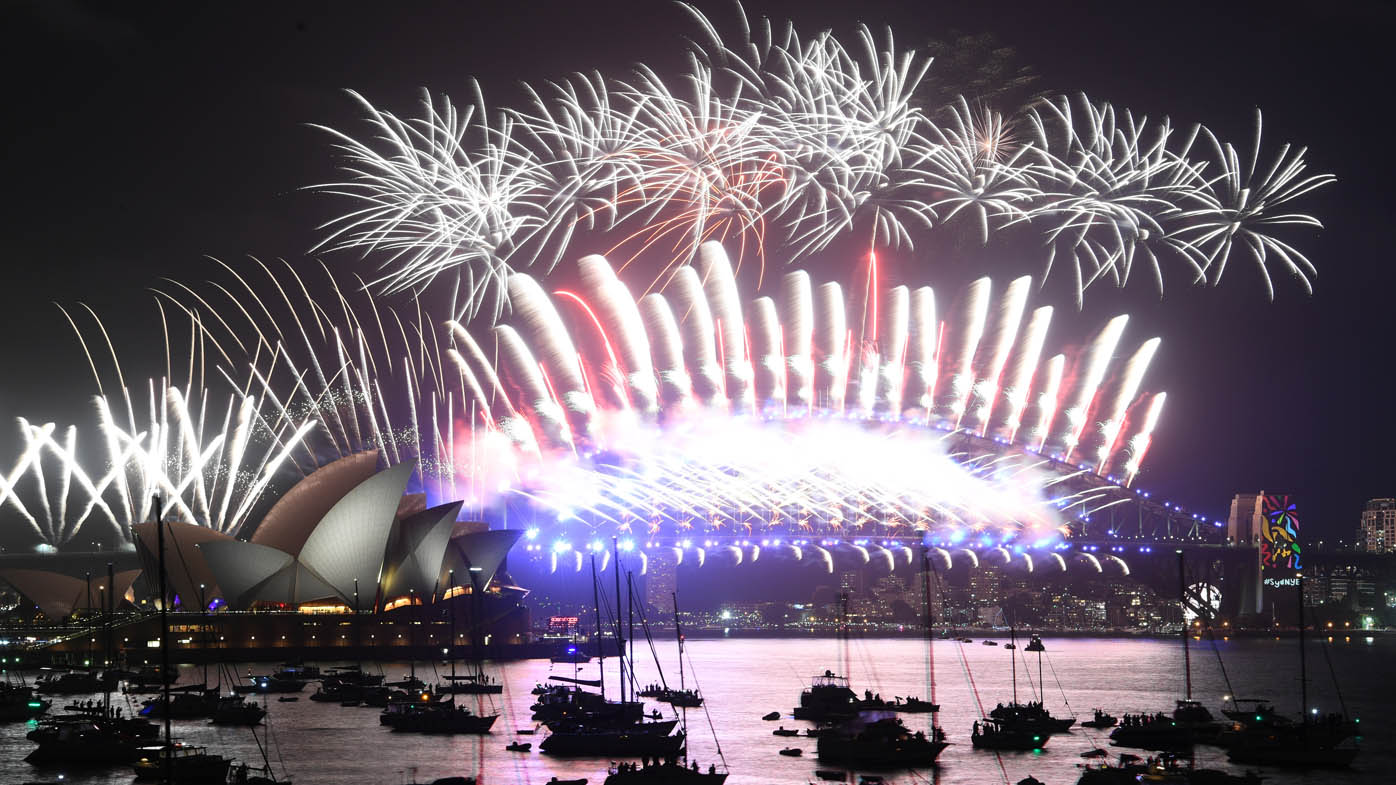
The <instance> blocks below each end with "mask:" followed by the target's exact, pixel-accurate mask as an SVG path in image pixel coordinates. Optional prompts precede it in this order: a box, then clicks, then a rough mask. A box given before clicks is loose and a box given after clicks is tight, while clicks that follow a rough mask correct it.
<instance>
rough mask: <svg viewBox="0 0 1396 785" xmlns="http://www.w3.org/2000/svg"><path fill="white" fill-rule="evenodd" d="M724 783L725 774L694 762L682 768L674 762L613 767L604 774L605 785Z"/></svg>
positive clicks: (701, 784)
mask: <svg viewBox="0 0 1396 785" xmlns="http://www.w3.org/2000/svg"><path fill="white" fill-rule="evenodd" d="M726 781H727V772H725V771H718V770H717V767H716V766H709V767H708V768H707V769H706V770H704V769H702V768H701V767H699V766H698V764H697V763H696V762H695V763H692V764H690V765H688V766H684V765H682V764H680V763H679V762H677V761H675V762H672V763H667V762H666V763H661V764H652V765H648V766H642V765H640V764H638V763H622V764H618V765H614V766H612V767H611V768H610V770H609V771H608V772H607V774H606V783H605V785H722V784H723V783H724V782H726Z"/></svg>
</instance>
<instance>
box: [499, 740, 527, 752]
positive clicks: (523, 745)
mask: <svg viewBox="0 0 1396 785" xmlns="http://www.w3.org/2000/svg"><path fill="white" fill-rule="evenodd" d="M504 749H506V750H508V751H510V752H528V751H529V750H531V749H533V743H532V742H528V741H514V742H510V743H508V744H506V745H504Z"/></svg>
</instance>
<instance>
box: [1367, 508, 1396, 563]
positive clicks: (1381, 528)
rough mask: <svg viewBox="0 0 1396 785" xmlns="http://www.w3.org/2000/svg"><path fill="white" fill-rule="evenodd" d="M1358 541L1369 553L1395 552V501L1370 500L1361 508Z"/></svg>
mask: <svg viewBox="0 0 1396 785" xmlns="http://www.w3.org/2000/svg"><path fill="white" fill-rule="evenodd" d="M1358 539H1359V541H1360V542H1361V543H1362V547H1363V549H1364V550H1366V551H1368V552H1369V553H1392V552H1396V499H1371V500H1369V501H1368V502H1367V504H1366V505H1365V506H1363V508H1362V524H1361V531H1360V536H1359V538H1358Z"/></svg>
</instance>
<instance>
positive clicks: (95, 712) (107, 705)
mask: <svg viewBox="0 0 1396 785" xmlns="http://www.w3.org/2000/svg"><path fill="white" fill-rule="evenodd" d="M157 509H158V505H157ZM112 577H113V565H112V564H111V563H110V562H108V563H107V585H108V586H111V585H112ZM105 595H106V596H105V599H106V619H105V620H104V622H103V631H104V635H103V648H104V659H106V661H107V662H108V663H110V662H111V660H112V654H111V650H112V646H111V619H112V615H113V612H114V610H115V597H114V596H113V595H114V593H113V592H112V591H110V590H108V591H106V592H105ZM111 686H112V684H111V682H110V681H109V680H105V679H104V680H103V681H102V703H101V706H100V707H92V708H84V710H83V711H82V713H81V716H72V715H68V716H64V717H57V718H52V719H45V720H41V721H40V723H39V726H38V727H37V728H35V729H34V730H32V731H30V732H29V733H27V734H26V735H25V736H26V738H28V739H29V740H30V741H33V742H35V743H36V744H38V747H36V748H35V749H34V750H33V751H32V752H30V753H29V755H28V756H26V757H25V760H26V761H27V762H29V763H32V764H35V765H48V764H61V765H64V766H74V765H79V766H81V765H91V766H101V765H112V764H126V763H130V762H131V760H132V758H134V757H135V754H136V746H137V745H138V744H139V743H140V742H141V740H143V739H148V738H152V737H154V736H155V735H156V733H157V730H158V729H157V728H156V727H155V725H154V724H152V723H151V722H150V721H149V720H145V719H141V718H138V717H122V716H120V715H121V711H120V709H114V708H113V707H112V705H111Z"/></svg>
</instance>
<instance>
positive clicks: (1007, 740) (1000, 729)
mask: <svg viewBox="0 0 1396 785" xmlns="http://www.w3.org/2000/svg"><path fill="white" fill-rule="evenodd" d="M1051 738H1052V734H1050V733H1043V732H1041V731H1032V730H1027V729H1026V728H1022V727H1020V726H1016V725H1012V724H1008V723H1004V722H1001V721H999V720H995V719H992V718H991V719H986V720H982V721H980V722H976V723H974V728H973V730H972V732H971V734H970V737H969V740H970V743H971V744H973V745H974V748H975V749H977V750H980V749H983V750H1025V751H1026V750H1040V749H1042V748H1043V747H1045V746H1047V742H1048V741H1049V740H1050V739H1051Z"/></svg>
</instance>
